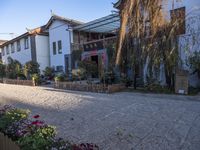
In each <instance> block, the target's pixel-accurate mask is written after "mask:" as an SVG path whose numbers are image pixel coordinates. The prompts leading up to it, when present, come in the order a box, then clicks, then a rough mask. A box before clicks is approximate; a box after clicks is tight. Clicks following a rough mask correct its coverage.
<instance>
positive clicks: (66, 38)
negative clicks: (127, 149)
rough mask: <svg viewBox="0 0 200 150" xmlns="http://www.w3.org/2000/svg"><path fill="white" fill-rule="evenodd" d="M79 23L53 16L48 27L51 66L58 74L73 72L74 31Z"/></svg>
mask: <svg viewBox="0 0 200 150" xmlns="http://www.w3.org/2000/svg"><path fill="white" fill-rule="evenodd" d="M80 24H82V23H81V22H79V21H76V20H72V19H67V18H63V17H60V16H57V15H52V17H51V18H50V20H49V21H48V23H47V25H46V29H47V30H48V32H49V47H50V66H51V67H53V68H55V70H56V71H58V72H62V71H63V72H65V73H67V74H68V73H69V72H71V69H72V68H71V51H72V48H71V44H72V43H73V30H72V28H73V27H74V26H76V25H80Z"/></svg>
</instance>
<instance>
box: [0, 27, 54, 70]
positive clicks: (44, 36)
mask: <svg viewBox="0 0 200 150" xmlns="http://www.w3.org/2000/svg"><path fill="white" fill-rule="evenodd" d="M0 47H1V50H2V61H3V63H4V64H8V57H11V58H12V59H15V60H18V61H19V62H20V63H21V64H22V65H24V64H25V63H26V62H28V61H35V62H38V64H39V65H40V70H41V71H43V70H44V69H45V68H46V67H49V65H50V60H49V36H48V33H47V32H45V28H44V26H42V27H39V28H36V29H33V30H30V31H28V32H26V33H24V34H22V35H20V36H18V37H16V38H14V39H12V40H10V41H7V42H5V43H4V44H2V45H1V46H0Z"/></svg>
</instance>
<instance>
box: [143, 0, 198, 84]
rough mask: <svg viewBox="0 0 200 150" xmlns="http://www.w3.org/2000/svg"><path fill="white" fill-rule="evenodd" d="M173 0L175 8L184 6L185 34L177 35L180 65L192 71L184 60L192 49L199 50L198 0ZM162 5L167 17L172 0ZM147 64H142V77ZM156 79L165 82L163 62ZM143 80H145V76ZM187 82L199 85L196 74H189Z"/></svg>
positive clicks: (190, 53)
mask: <svg viewBox="0 0 200 150" xmlns="http://www.w3.org/2000/svg"><path fill="white" fill-rule="evenodd" d="M174 2H175V3H174V8H175V9H176V8H180V7H185V8H186V34H183V35H180V36H179V54H180V58H181V61H182V64H181V67H182V68H183V69H185V70H188V71H189V72H190V73H192V70H190V69H189V66H188V65H187V61H186V60H187V59H188V56H190V55H192V54H193V52H194V51H200V0H182V1H180V2H177V1H176V0H174ZM164 7H165V10H166V13H167V15H166V16H167V18H169V17H170V10H172V0H170V1H169V2H168V3H165V4H164ZM197 16H199V17H197ZM193 37H194V38H193ZM193 39H195V40H193ZM147 64H148V63H146V64H145V66H144V77H145V76H146V74H147ZM158 80H159V81H160V82H161V84H162V85H165V84H166V83H165V72H164V66H163V64H161V66H160V78H159V79H158ZM144 82H146V79H145V78H144ZM189 83H190V86H194V87H197V86H200V85H199V84H200V81H198V78H197V75H190V77H189Z"/></svg>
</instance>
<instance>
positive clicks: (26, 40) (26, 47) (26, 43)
mask: <svg viewBox="0 0 200 150" xmlns="http://www.w3.org/2000/svg"><path fill="white" fill-rule="evenodd" d="M24 47H25V49H28V48H29V43H28V37H27V38H25V39H24Z"/></svg>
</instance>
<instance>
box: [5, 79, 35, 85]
mask: <svg viewBox="0 0 200 150" xmlns="http://www.w3.org/2000/svg"><path fill="white" fill-rule="evenodd" d="M3 83H4V84H15V85H27V86H34V83H33V81H32V80H13V79H3Z"/></svg>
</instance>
